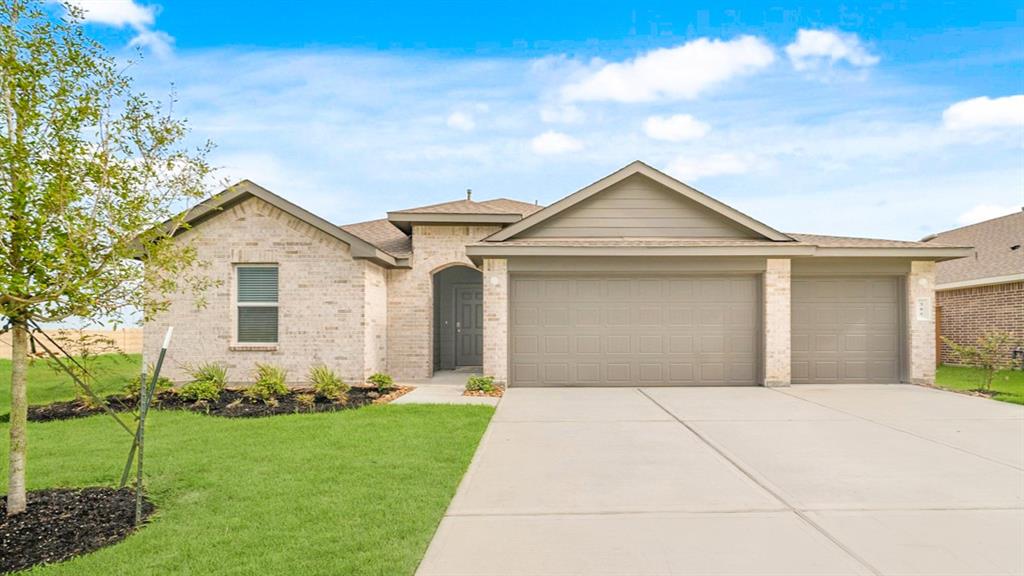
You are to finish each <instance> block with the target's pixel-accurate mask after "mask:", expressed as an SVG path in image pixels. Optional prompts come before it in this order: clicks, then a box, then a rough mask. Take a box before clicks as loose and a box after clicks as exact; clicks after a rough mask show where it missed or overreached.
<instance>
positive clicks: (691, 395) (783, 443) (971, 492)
mask: <svg viewBox="0 0 1024 576" xmlns="http://www.w3.org/2000/svg"><path fill="white" fill-rule="evenodd" d="M1021 542H1024V408H1022V407H1020V406H1013V405H1009V404H1002V403H999V402H995V401H991V400H987V399H983V398H974V397H968V396H963V395H957V394H953V393H948V392H941V391H938V390H931V389H927V388H920V387H915V386H902V385H892V386H828V387H824V386H804V387H792V388H786V389H765V388H672V389H512V390H510V391H508V392H507V394H506V396H505V398H504V399H503V400H502V402H501V404H500V405H499V407H498V411H497V413H496V414H495V417H494V419H493V420H492V423H491V425H490V427H489V428H488V430H487V433H486V434H485V436H484V439H483V441H482V442H481V445H480V447H479V449H478V450H477V453H476V456H475V458H474V461H473V464H472V465H471V467H470V470H469V472H468V473H467V475H466V477H465V478H464V479H463V481H462V485H461V486H460V487H459V491H458V494H457V495H456V497H455V499H454V500H453V501H452V504H451V506H450V507H449V509H448V512H447V514H446V516H445V518H444V519H443V521H442V522H441V525H440V527H439V529H438V531H437V534H436V535H435V537H434V540H433V542H432V543H431V545H430V548H429V550H428V552H427V554H426V557H425V558H424V560H423V562H422V564H421V566H420V569H419V571H418V574H421V575H424V576H434V575H442V574H443V575H467V576H468V575H487V574H502V575H509V574H581V575H582V574H587V575H589V574H616V575H625V574H652V575H653V574H658V575H662V574H664V575H667V574H722V575H726V574H728V575H739V574H776V575H778V574H807V575H824V574H886V575H888V574H921V575H925V574H928V575H931V574H956V575H960V574H962V575H967V574H972V575H973V574H1024V550H1022V547H1021V545H1020V543H1021Z"/></svg>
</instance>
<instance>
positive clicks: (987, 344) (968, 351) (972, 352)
mask: <svg viewBox="0 0 1024 576" xmlns="http://www.w3.org/2000/svg"><path fill="white" fill-rule="evenodd" d="M1012 338H1013V337H1012V336H1011V335H1010V334H1008V333H1006V332H999V331H996V332H986V333H985V334H984V335H982V336H981V337H980V338H978V343H977V345H975V346H961V345H960V344H957V343H956V342H953V341H952V340H950V339H949V338H946V337H943V338H942V341H943V342H945V343H946V345H947V346H949V347H950V349H952V350H953V355H954V356H956V358H957V359H958V360H959V361H960V363H961V364H963V365H965V366H970V367H972V368H977V369H979V370H981V378H982V381H981V386H982V389H983V390H989V389H991V387H992V379H993V378H994V377H995V375H996V372H999V371H1000V370H1007V369H1009V368H1010V367H1011V366H1012V365H1013V364H1012V361H1011V360H1009V359H1008V356H1007V349H1008V348H1009V346H1010V341H1011V340H1012Z"/></svg>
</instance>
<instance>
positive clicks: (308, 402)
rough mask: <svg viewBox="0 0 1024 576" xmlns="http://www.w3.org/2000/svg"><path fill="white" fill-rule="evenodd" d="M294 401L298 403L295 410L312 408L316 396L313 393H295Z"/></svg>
mask: <svg viewBox="0 0 1024 576" xmlns="http://www.w3.org/2000/svg"><path fill="white" fill-rule="evenodd" d="M295 403H296V404H297V405H298V409H297V410H296V411H297V412H298V411H301V410H312V409H313V406H315V405H316V396H315V395H313V394H296V395H295Z"/></svg>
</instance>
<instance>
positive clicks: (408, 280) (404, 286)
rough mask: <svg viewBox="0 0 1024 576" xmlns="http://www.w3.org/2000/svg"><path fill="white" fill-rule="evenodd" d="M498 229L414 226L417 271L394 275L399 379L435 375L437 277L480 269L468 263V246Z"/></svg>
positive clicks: (391, 292)
mask: <svg viewBox="0 0 1024 576" xmlns="http://www.w3.org/2000/svg"><path fill="white" fill-rule="evenodd" d="M498 229H499V227H498V226H450V225H418V224H417V225H413V232H412V243H413V256H412V259H411V264H412V268H409V269H395V270H389V271H388V330H387V333H388V336H387V340H388V345H387V350H388V362H387V365H388V370H389V371H390V373H391V375H392V376H393V377H394V378H396V379H398V380H406V381H409V380H424V379H427V378H430V377H431V376H432V375H433V361H434V354H433V350H434V342H433V337H434V335H433V333H434V331H433V324H434V290H433V274H434V273H435V272H438V271H440V270H442V269H444V268H446V267H448V266H450V265H453V264H461V265H465V266H469V267H470V268H474V269H475V268H476V267H475V266H474V265H473V263H472V262H471V261H470V260H469V258H468V257H466V245H467V244H471V243H473V242H477V241H479V240H480V239H482V238H484V237H486V236H490V235H491V234H493V233H495V232H497V231H498ZM485 298H486V296H485ZM484 337H485V338H486V330H485V336H484Z"/></svg>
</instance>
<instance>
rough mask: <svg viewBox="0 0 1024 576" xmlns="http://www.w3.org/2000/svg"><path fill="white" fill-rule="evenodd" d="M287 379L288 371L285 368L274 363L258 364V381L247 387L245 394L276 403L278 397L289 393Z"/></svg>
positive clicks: (272, 403) (267, 402)
mask: <svg viewBox="0 0 1024 576" xmlns="http://www.w3.org/2000/svg"><path fill="white" fill-rule="evenodd" d="M287 379H288V373H287V372H285V371H284V369H283V368H279V367H277V366H274V365H273V364H256V382H254V383H253V385H252V386H249V388H248V389H246V391H245V395H246V396H248V397H249V398H253V399H256V400H261V401H263V403H264V404H269V405H271V406H273V405H276V404H277V399H278V397H280V396H284V395H286V394H288V386H286V385H285V381H286V380H287Z"/></svg>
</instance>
